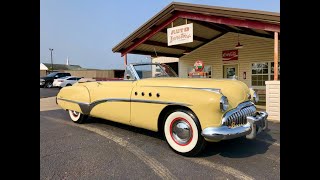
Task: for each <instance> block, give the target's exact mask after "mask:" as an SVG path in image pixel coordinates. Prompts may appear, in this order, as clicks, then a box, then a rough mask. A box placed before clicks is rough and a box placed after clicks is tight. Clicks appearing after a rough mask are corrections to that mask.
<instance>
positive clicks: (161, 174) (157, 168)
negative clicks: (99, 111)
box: [40, 116, 178, 179]
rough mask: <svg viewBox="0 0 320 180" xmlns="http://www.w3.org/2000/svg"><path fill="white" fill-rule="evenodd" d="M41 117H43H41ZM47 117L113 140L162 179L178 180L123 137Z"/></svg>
mask: <svg viewBox="0 0 320 180" xmlns="http://www.w3.org/2000/svg"><path fill="white" fill-rule="evenodd" d="M40 117H41V116H40ZM42 117H45V118H46V119H49V120H52V121H55V122H58V123H63V124H68V125H71V126H75V127H79V128H82V129H86V130H88V131H91V132H94V133H97V134H99V135H101V136H103V137H105V138H107V139H109V140H112V141H113V142H115V143H117V144H118V145H120V146H122V147H125V148H126V149H127V150H128V151H129V152H131V153H132V154H134V155H135V156H137V157H138V158H139V159H140V160H141V161H142V162H144V163H145V164H146V165H147V166H148V167H149V168H151V169H152V170H153V171H154V173H155V174H156V175H158V176H159V177H160V178H161V179H178V178H176V177H175V176H174V175H173V174H172V173H171V172H170V171H169V169H167V168H166V167H165V166H163V165H162V164H161V163H160V162H159V161H157V160H156V159H154V158H152V157H150V156H149V155H148V154H147V153H145V152H144V151H143V150H141V149H140V148H138V147H137V146H135V145H133V144H130V143H129V142H128V141H126V140H124V139H122V138H121V137H118V136H116V135H114V134H111V133H108V132H106V131H103V130H100V129H98V128H94V127H90V126H88V125H78V124H75V123H73V122H68V121H64V120H59V119H55V118H51V117H47V116H42Z"/></svg>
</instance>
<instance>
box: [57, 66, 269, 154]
mask: <svg viewBox="0 0 320 180" xmlns="http://www.w3.org/2000/svg"><path fill="white" fill-rule="evenodd" d="M151 69H152V71H151ZM257 99H258V97H257V94H256V93H254V92H253V91H252V90H250V89H249V88H248V86H247V85H246V84H244V83H243V82H241V81H238V80H235V79H205V78H178V77H177V75H176V73H175V72H174V71H173V70H172V69H171V68H170V67H169V66H168V65H164V64H151V63H149V64H130V65H128V66H127V67H126V70H125V77H124V80H119V81H96V82H83V83H81V82H78V83H76V84H74V85H73V86H69V87H65V88H62V89H61V90H60V92H59V93H58V95H57V104H58V105H59V106H61V107H62V108H63V109H65V110H67V111H68V112H69V115H70V118H71V120H72V121H74V122H76V123H83V122H84V121H85V120H86V119H87V118H88V116H92V117H97V118H102V119H107V120H111V121H115V122H119V123H123V124H127V125H131V126H135V127H139V128H144V129H148V130H151V131H158V132H161V133H162V134H163V135H164V137H165V139H166V141H167V143H168V144H169V146H170V147H171V148H172V149H173V150H174V151H175V152H177V153H179V154H181V155H184V156H194V155H196V154H198V153H200V152H201V151H202V150H203V149H204V147H205V144H206V142H207V141H210V142H218V141H221V140H227V139H233V138H237V137H241V136H246V138H248V139H253V138H255V137H256V135H257V134H258V133H260V132H261V131H262V130H265V129H266V128H267V117H268V114H267V113H266V112H258V111H256V107H255V105H254V104H255V103H254V101H255V100H257Z"/></svg>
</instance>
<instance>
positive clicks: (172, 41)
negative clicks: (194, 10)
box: [167, 23, 193, 46]
mask: <svg viewBox="0 0 320 180" xmlns="http://www.w3.org/2000/svg"><path fill="white" fill-rule="evenodd" d="M167 38H168V46H172V45H176V44H184V43H189V42H193V23H190V24H186V25H182V26H176V27H173V28H168V29H167Z"/></svg>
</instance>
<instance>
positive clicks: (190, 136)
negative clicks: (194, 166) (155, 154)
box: [164, 109, 206, 156]
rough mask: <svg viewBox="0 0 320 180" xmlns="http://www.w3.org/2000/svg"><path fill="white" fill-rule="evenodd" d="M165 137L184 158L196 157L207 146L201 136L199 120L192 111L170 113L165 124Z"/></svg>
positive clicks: (181, 110) (180, 110)
mask: <svg viewBox="0 0 320 180" xmlns="http://www.w3.org/2000/svg"><path fill="white" fill-rule="evenodd" d="M164 135H165V138H166V140H167V143H168V144H169V146H170V147H171V148H172V149H173V150H174V151H175V152H177V153H178V154H181V155H183V156H195V155H197V154H199V153H200V152H201V151H202V150H203V149H204V148H205V145H206V141H205V139H204V138H203V137H202V136H201V126H200V122H199V120H198V119H197V117H196V116H195V115H194V114H193V113H192V112H191V111H188V110H184V109H179V110H175V111H173V112H170V113H168V115H167V116H166V119H165V123H164Z"/></svg>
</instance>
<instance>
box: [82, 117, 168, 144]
mask: <svg viewBox="0 0 320 180" xmlns="http://www.w3.org/2000/svg"><path fill="white" fill-rule="evenodd" d="M94 123H98V124H105V125H108V126H113V127H117V128H120V129H123V130H127V131H131V132H134V133H139V134H143V135H146V136H151V137H154V138H157V139H161V140H165V139H164V137H163V136H162V135H161V134H160V133H158V132H154V131H150V130H147V129H142V128H138V127H134V126H129V125H126V124H121V123H117V122H113V121H109V120H104V119H99V118H95V117H89V119H88V121H87V122H86V124H94Z"/></svg>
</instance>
